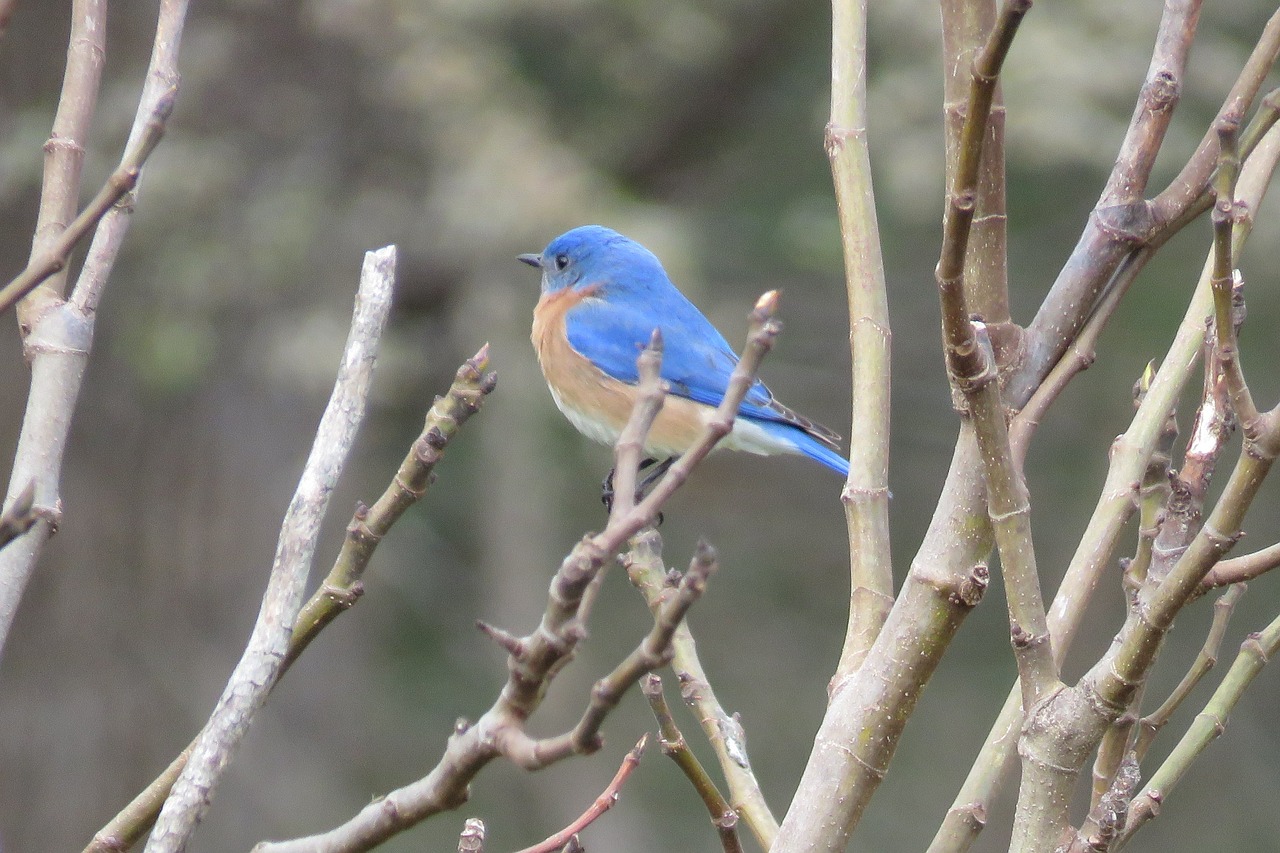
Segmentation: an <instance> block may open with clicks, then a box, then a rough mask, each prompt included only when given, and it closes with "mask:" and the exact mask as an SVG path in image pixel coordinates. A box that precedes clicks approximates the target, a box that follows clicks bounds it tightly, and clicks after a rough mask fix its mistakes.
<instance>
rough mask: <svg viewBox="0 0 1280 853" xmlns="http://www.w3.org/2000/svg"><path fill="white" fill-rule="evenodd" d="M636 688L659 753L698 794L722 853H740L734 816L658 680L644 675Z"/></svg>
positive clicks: (736, 822)
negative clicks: (644, 703) (649, 711)
mask: <svg viewBox="0 0 1280 853" xmlns="http://www.w3.org/2000/svg"><path fill="white" fill-rule="evenodd" d="M640 688H641V690H643V691H644V695H645V696H646V697H647V698H648V700H649V707H650V708H651V709H652V710H653V716H654V717H655V718H657V720H658V731H659V737H658V742H659V744H660V745H661V746H662V752H663V754H665V755H667V756H668V757H669V758H671V760H672V761H674V762H675V763H676V766H677V767H679V768H680V771H681V772H682V773H684V775H685V778H687V779H688V780H689V782H690V783H691V784H692V785H693V789H694V790H695V791H697V792H698V797H699V798H700V799H701V800H702V804H703V805H704V806H706V807H707V811H708V812H709V813H710V814H711V824H712V826H714V827H715V828H716V833H717V834H718V835H719V836H720V846H721V847H723V848H724V853H742V843H741V842H740V841H739V840H738V813H737V812H735V811H734V810H733V809H732V808H730V806H729V804H728V803H727V802H725V799H724V795H723V794H721V793H720V791H719V789H718V788H716V783H715V782H713V781H712V780H711V777H710V776H709V775H707V771H706V769H705V768H704V767H703V766H702V762H700V761H699V760H698V757H697V756H696V755H694V754H693V750H691V749H689V744H688V743H687V742H686V741H685V739H684V735H683V734H682V733H681V731H680V727H679V726H677V725H676V719H675V717H673V716H672V715H671V709H670V708H669V707H668V706H667V700H666V697H665V696H663V694H662V679H661V678H659V677H658V676H656V675H652V674H651V675H648V676H646V677H645V679H644V681H643V682H641V685H640Z"/></svg>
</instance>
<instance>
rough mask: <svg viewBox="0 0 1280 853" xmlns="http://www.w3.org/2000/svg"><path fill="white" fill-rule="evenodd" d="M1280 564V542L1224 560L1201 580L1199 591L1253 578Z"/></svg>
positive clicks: (1202, 592)
mask: <svg viewBox="0 0 1280 853" xmlns="http://www.w3.org/2000/svg"><path fill="white" fill-rule="evenodd" d="M1276 566H1280V542H1278V543H1276V544H1275V545H1272V546H1270V547H1268V548H1263V549H1262V550H1261V551H1254V552H1253V553H1252V554H1244V555H1243V556H1240V557H1232V558H1230V559H1228V560H1222V561H1221V562H1219V563H1218V564H1217V565H1216V566H1214V567H1213V568H1212V569H1210V570H1209V574H1207V575H1205V576H1204V580H1203V581H1201V582H1200V590H1199V593H1200V594H1201V595H1203V594H1204V593H1206V592H1208V591H1209V590H1211V589H1217V588H1219V587H1224V586H1230V585H1231V584H1235V583H1241V582H1243V581H1249V580H1253V579H1254V578H1257V577H1261V576H1262V575H1264V574H1266V573H1267V572H1269V571H1271V570H1272V569H1274V568H1275V567H1276Z"/></svg>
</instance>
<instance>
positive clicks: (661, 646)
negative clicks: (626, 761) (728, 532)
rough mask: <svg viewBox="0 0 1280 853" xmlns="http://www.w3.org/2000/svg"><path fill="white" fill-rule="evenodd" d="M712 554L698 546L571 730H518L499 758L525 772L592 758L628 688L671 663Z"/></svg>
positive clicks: (502, 744) (712, 565)
mask: <svg viewBox="0 0 1280 853" xmlns="http://www.w3.org/2000/svg"><path fill="white" fill-rule="evenodd" d="M718 565H719V564H718V563H717V561H716V552H715V549H714V548H712V547H711V546H710V545H708V544H707V543H706V542H703V541H699V542H698V546H697V548H696V550H695V552H694V555H693V560H692V561H691V562H690V564H689V570H688V571H687V572H685V574H684V577H682V578H681V579H680V585H679V586H678V587H677V588H676V589H675V590H673V592H674V593H675V594H674V595H671V596H669V597H667V599H666V600H665V601H663V602H662V604H661V605H660V606H659V607H658V608H657V610H656V611H655V612H654V614H653V628H652V629H650V631H649V634H648V635H647V636H646V637H645V638H644V639H643V640H642V641H641V642H640V644H639V645H638V646H636V648H635V649H634V650H632V652H631V654H629V655H627V657H626V658H625V659H624V660H623V661H622V662H621V663H620V664H618V665H617V666H616V667H614V670H613V671H612V672H611V673H609V674H608V675H607V676H605V677H604V678H602V679H600V680H599V681H597V682H596V683H595V685H594V686H593V687H592V688H591V702H590V704H589V705H588V706H587V710H586V711H585V712H584V713H583V715H582V718H581V719H580V720H578V724H577V725H576V726H574V727H573V729H572V730H570V731H568V732H566V733H564V734H563V735H559V736H557V737H551V738H545V739H542V740H534V739H532V738H529V737H528V736H527V735H525V734H524V732H523V731H522V730H519V729H515V728H512V729H509V730H507V732H506V733H505V737H502V736H500V740H499V744H498V746H499V748H500V749H501V750H502V754H503V755H504V756H506V757H507V758H508V759H510V760H511V761H513V762H515V763H516V764H517V765H519V766H520V767H523V768H524V769H526V770H539V769H541V768H543V767H546V766H547V765H549V764H554V763H555V762H557V761H561V760H563V759H565V758H568V757H569V756H570V755H574V754H585V753H591V752H595V751H596V750H598V749H599V748H600V747H601V746H602V745H603V743H604V739H603V738H602V737H601V735H600V727H601V726H602V725H603V724H604V721H605V718H606V717H607V716H608V715H609V713H610V712H611V711H612V710H613V709H614V708H616V707H617V706H618V703H619V702H620V701H622V696H623V694H625V693H626V692H627V691H628V690H629V689H631V686H632V685H634V684H637V683H639V682H640V679H641V678H643V677H644V676H645V675H647V674H648V673H650V672H653V671H654V670H655V669H658V668H660V667H663V666H666V665H667V664H668V663H670V662H671V658H672V654H673V652H672V648H671V640H672V638H673V637H674V636H675V633H676V630H677V629H678V628H679V627H680V624H681V623H682V622H683V621H684V617H685V614H686V613H688V612H689V608H690V607H692V606H693V604H694V602H696V601H697V600H698V599H699V598H701V597H702V594H703V592H705V591H706V588H707V580H708V579H709V578H710V577H711V575H712V574H713V573H714V572H715V571H716V569H717V567H718Z"/></svg>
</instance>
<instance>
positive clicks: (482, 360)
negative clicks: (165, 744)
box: [84, 344, 497, 853]
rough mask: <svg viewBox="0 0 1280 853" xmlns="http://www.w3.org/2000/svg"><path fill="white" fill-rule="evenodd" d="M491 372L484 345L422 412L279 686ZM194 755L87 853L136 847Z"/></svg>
mask: <svg viewBox="0 0 1280 853" xmlns="http://www.w3.org/2000/svg"><path fill="white" fill-rule="evenodd" d="M488 364H489V347H488V345H487V344H486V345H485V346H483V347H481V348H480V351H479V352H478V353H476V354H475V355H474V356H473V357H472V358H470V359H468V360H467V361H466V362H465V363H464V364H463V365H462V366H461V367H459V368H458V372H457V376H456V377H455V378H454V381H453V385H452V386H451V387H450V388H449V391H448V393H447V394H445V396H443V397H437V398H436V401H435V404H434V405H433V406H432V407H431V409H430V410H429V411H428V412H427V418H426V423H425V425H424V426H423V430H422V433H421V435H419V436H418V438H417V440H415V441H414V442H413V445H412V447H410V449H409V453H408V455H407V456H406V457H405V459H404V461H403V462H401V463H400V468H399V470H398V471H397V472H396V474H395V477H394V478H393V479H392V481H391V484H390V485H389V486H387V488H386V490H385V491H384V492H383V494H382V496H381V497H380V498H378V500H377V501H375V502H374V504H373V506H371V507H366V506H364V505H363V504H361V505H360V506H358V507H357V508H356V512H355V515H354V516H353V517H352V519H351V521H350V522H349V523H348V525H347V536H346V538H345V539H344V540H343V543H342V549H341V550H340V551H339V553H338V557H337V559H336V560H335V561H334V564H333V567H332V568H331V569H330V570H329V574H328V576H326V577H325V579H324V580H323V581H321V583H320V586H319V588H318V589H317V590H316V591H315V593H313V594H312V596H311V598H309V599H308V600H307V603H306V604H304V605H303V606H302V610H301V611H300V612H299V614H298V618H297V620H296V621H295V622H294V625H293V633H292V635H291V636H290V638H289V648H288V650H287V651H286V652H285V655H284V660H283V661H282V662H281V665H280V674H279V675H278V676H277V678H276V683H277V684H278V683H279V680H280V678H283V677H284V674H285V673H286V672H288V671H289V668H290V667H291V666H292V665H293V663H294V662H295V661H296V660H297V659H298V657H299V656H300V655H301V654H302V652H303V650H304V649H306V648H307V646H308V645H309V644H310V643H311V641H312V640H313V639H315V637H316V636H317V635H319V633H320V631H321V630H322V629H323V628H324V627H325V626H326V625H328V624H329V623H330V622H332V621H333V620H334V619H336V618H337V617H338V616H339V615H340V614H342V613H345V612H346V611H347V610H348V609H350V607H351V606H352V605H353V604H355V603H356V602H357V601H359V599H360V596H361V595H362V594H363V592H364V584H363V582H362V580H361V578H362V577H363V575H364V570H365V567H366V566H367V565H368V563H369V560H370V559H371V558H372V557H373V552H374V549H376V548H377V546H378V544H379V543H380V542H381V541H382V539H383V537H384V536H385V535H386V534H387V532H389V530H390V528H391V525H393V524H394V523H395V522H396V521H397V520H398V519H399V518H400V517H401V516H402V515H403V514H404V512H405V511H406V510H407V509H408V508H409V507H410V506H412V505H413V504H414V503H416V502H417V501H419V500H421V499H422V497H423V496H424V495H425V494H426V491H427V488H428V487H429V486H430V485H431V483H432V482H434V480H435V466H436V464H437V463H438V462H439V461H440V459H441V458H442V457H443V456H444V451H445V448H446V447H448V445H449V442H451V441H452V440H453V438H454V436H455V435H456V434H457V432H458V429H459V428H460V427H461V426H462V424H463V423H465V422H466V420H467V419H468V418H469V417H471V415H473V414H475V413H476V412H478V411H479V410H480V405H481V404H482V403H483V402H484V398H485V396H487V395H488V394H489V393H490V392H491V391H492V390H493V389H494V386H495V384H496V381H497V379H496V377H495V376H494V374H492V373H486V372H485V371H486V370H487V369H488ZM194 747H195V741H192V742H191V743H190V744H188V745H187V748H186V749H185V750H183V751H182V753H181V754H180V755H179V756H178V757H177V758H175V759H174V760H173V761H172V762H171V763H170V764H169V766H168V767H167V768H166V769H165V770H164V772H163V773H161V774H160V776H158V777H157V778H156V779H155V780H154V781H153V782H152V783H151V784H150V785H148V786H147V787H146V788H145V789H144V790H143V791H142V792H141V793H139V794H138V796H136V797H135V798H134V799H133V801H132V802H130V803H129V805H127V806H126V807H125V808H124V809H122V810H121V811H120V813H119V814H117V815H116V816H115V817H113V818H112V819H111V821H110V822H109V823H107V825H106V826H104V827H103V828H102V829H100V830H98V832H97V833H96V834H95V835H94V837H93V841H92V842H90V844H89V845H88V846H87V847H86V848H85V849H84V853H121V851H125V850H128V849H129V848H131V847H132V846H133V845H134V844H136V843H137V842H138V841H139V840H140V839H141V838H142V836H143V835H145V834H146V833H147V831H148V830H149V829H151V827H152V825H153V824H154V823H155V820H156V816H157V815H158V814H160V807H161V806H163V805H164V801H165V799H166V798H167V797H168V796H169V791H170V790H171V789H172V788H173V783H174V782H175V781H176V780H177V778H178V774H180V773H181V772H182V769H183V768H184V767H185V766H186V763H187V759H188V758H189V757H190V755H191V750H192V749H193V748H194Z"/></svg>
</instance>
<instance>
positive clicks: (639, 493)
mask: <svg viewBox="0 0 1280 853" xmlns="http://www.w3.org/2000/svg"><path fill="white" fill-rule="evenodd" d="M675 461H676V457H674V456H670V457H668V458H666V459H664V460H662V461H661V462H659V461H658V460H657V459H645V460H644V461H643V462H641V463H640V467H639V468H638V469H637V470H638V471H644V470H645V469H647V468H652V469H653V470H651V471H649V472H648V473H647V474H645V476H644V478H643V479H642V480H640V482H639V483H637V484H636V494H635V501H636V503H640V501H642V500H644V496H645V492H647V491H648V490H649V489H650V488H652V487H653V485H654V484H655V483H657V482H658V481H659V480H661V479H662V477H663V475H664V474H666V473H667V471H668V470H669V469H670V468H671V466H672V465H673V464H675ZM615 473H616V469H613V468H610V469H609V474H608V475H607V476H606V477H605V478H604V482H603V483H601V484H600V502H601V503H603V504H604V510H605V512H607V513H612V512H613V498H614V495H615V494H616V492H615V491H614V488H613V476H614V474H615ZM662 522H663V514H662V513H658V518H657V520H656V523H655V526H660V525H661V524H662Z"/></svg>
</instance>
